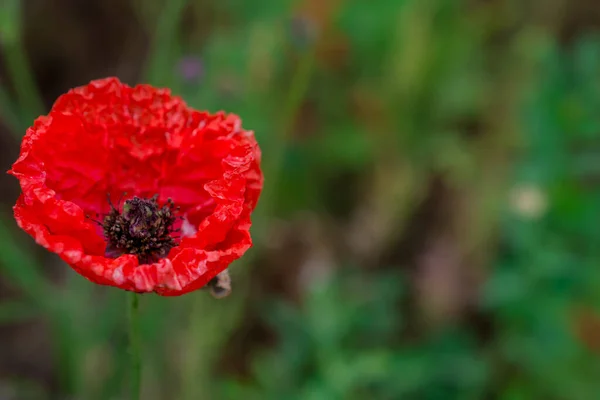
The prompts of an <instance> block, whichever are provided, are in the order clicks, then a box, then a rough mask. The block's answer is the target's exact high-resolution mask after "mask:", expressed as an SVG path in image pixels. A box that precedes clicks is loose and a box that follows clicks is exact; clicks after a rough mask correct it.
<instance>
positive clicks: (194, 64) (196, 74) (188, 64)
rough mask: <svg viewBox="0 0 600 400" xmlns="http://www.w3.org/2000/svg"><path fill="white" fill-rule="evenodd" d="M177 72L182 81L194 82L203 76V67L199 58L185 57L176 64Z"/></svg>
mask: <svg viewBox="0 0 600 400" xmlns="http://www.w3.org/2000/svg"><path fill="white" fill-rule="evenodd" d="M177 72H178V73H179V75H180V76H181V78H183V80H184V81H186V82H196V81H198V80H200V79H201V78H202V76H203V75H204V65H203V64H202V60H201V59H200V58H199V57H196V56H185V57H182V58H181V59H180V60H179V62H178V63H177Z"/></svg>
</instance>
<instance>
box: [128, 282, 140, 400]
mask: <svg viewBox="0 0 600 400" xmlns="http://www.w3.org/2000/svg"><path fill="white" fill-rule="evenodd" d="M127 300H128V303H129V360H130V380H131V383H130V390H131V395H130V398H131V400H139V399H140V382H141V369H142V368H141V359H140V335H139V311H138V309H139V298H138V295H137V293H134V292H131V293H128V297H127Z"/></svg>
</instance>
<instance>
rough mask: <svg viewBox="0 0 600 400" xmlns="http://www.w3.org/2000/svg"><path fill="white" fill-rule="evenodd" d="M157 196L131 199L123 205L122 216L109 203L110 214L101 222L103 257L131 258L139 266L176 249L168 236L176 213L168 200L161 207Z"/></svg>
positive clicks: (154, 260) (171, 237) (173, 230)
mask: <svg viewBox="0 0 600 400" xmlns="http://www.w3.org/2000/svg"><path fill="white" fill-rule="evenodd" d="M157 200H158V196H157V195H155V196H154V197H152V198H151V199H143V198H139V197H134V198H132V199H130V200H127V201H125V203H124V204H123V210H122V212H120V211H119V209H118V208H116V207H115V206H114V205H113V204H112V203H110V201H109V203H110V208H111V209H110V212H109V213H108V214H107V215H106V216H105V217H104V219H103V221H102V228H103V230H104V237H105V238H106V241H107V242H108V246H107V249H106V255H107V256H109V257H117V256H119V255H121V254H135V255H137V257H138V259H139V261H140V263H151V262H156V261H158V260H159V259H161V258H164V257H166V256H167V255H168V254H169V251H170V250H171V248H173V247H174V246H175V245H176V242H175V238H174V237H173V236H171V234H172V233H173V232H176V230H175V229H173V224H174V223H175V221H176V220H177V218H178V217H176V216H175V211H177V210H178V208H176V207H175V206H174V204H173V201H172V200H171V199H169V200H167V204H166V205H164V206H163V207H160V206H159V205H158V201H157Z"/></svg>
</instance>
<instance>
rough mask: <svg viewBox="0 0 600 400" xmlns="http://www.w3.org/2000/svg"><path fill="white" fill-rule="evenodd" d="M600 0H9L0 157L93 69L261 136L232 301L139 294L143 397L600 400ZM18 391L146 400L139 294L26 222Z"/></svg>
mask: <svg viewBox="0 0 600 400" xmlns="http://www.w3.org/2000/svg"><path fill="white" fill-rule="evenodd" d="M599 29H600V5H598V3H597V2H596V1H595V0H529V1H518V0H514V1H512V0H447V1H445V0H376V1H365V0H297V1H290V0H253V1H249V0H195V1H194V0H187V1H186V0H168V1H165V0H161V1H150V0H147V1H144V0H95V1H92V0H87V1H82V0H28V1H19V0H0V46H1V55H0V169H1V170H2V171H5V170H8V169H9V168H10V166H11V164H12V162H14V160H16V158H17V156H18V151H19V143H20V140H21V138H22V137H23V135H24V132H25V129H26V128H27V127H28V126H29V125H30V124H31V123H32V121H33V119H34V118H35V117H36V116H38V115H41V114H45V113H46V112H47V111H48V110H49V107H50V106H51V105H52V102H53V101H54V100H55V99H56V97H57V96H59V95H60V94H61V93H63V92H65V91H67V90H68V89H69V88H71V87H73V86H79V85H82V84H85V83H87V82H88V81H90V80H91V79H96V78H101V77H105V76H112V75H115V76H118V77H120V78H121V79H122V80H123V81H125V82H127V83H129V84H135V83H138V82H149V83H152V84H154V85H158V86H168V87H170V88H172V90H173V92H174V93H175V94H178V95H181V96H182V97H183V98H184V99H185V100H186V101H187V102H188V103H189V104H190V105H191V106H193V107H195V108H199V109H208V110H210V111H217V110H219V109H225V110H227V111H231V112H235V113H236V114H239V115H240V116H241V117H242V119H243V121H244V126H245V127H246V128H248V129H253V130H255V132H256V135H257V137H258V140H259V143H260V144H261V147H262V150H263V168H264V173H265V190H264V192H263V195H262V197H261V201H260V203H259V207H258V209H257V210H256V212H255V213H254V215H253V230H252V232H253V237H254V239H255V246H254V248H253V249H251V250H250V251H249V252H248V253H247V254H246V256H245V257H243V258H242V259H241V260H239V261H237V262H236V263H234V264H233V265H232V267H231V269H230V271H231V273H232V276H233V285H234V287H233V293H232V295H231V296H229V297H228V298H226V299H223V300H215V299H213V298H211V297H210V296H209V294H208V293H207V292H206V291H199V292H195V293H192V294H189V295H186V296H183V297H179V298H161V297H159V296H155V295H144V296H142V298H141V322H142V341H143V398H144V399H146V400H154V399H182V400H203V399H209V400H212V399H216V400H219V399H266V400H280V399H281V400H287V399H291V400H293V399H298V400H329V399H332V400H337V399H340V400H345V399H348V400H354V399H378V400H379V399H381V400H387V399H389V400H396V399H417V400H419V399H423V400H429V399H431V400H437V399H441V400H443V399H467V400H468V399H506V400H525V399H544V400H546V399H548V400H560V399H564V400H579V399H581V400H588V399H590V400H594V399H600V359H599V356H600V190H599V185H598V184H599V183H600V35H599ZM18 192H19V188H18V184H17V182H16V180H15V179H14V178H11V177H9V176H6V175H0V399H2V400H5V399H6V400H12V399H15V400H17V399H18V400H20V399H25V400H30V399H31V400H37V399H61V400H63V399H64V400H74V399H78V400H79V399H84V400H88V399H89V400H95V399H101V400H105V399H115V400H116V399H126V398H127V397H126V393H127V385H128V381H129V377H128V371H127V352H126V346H127V334H126V321H125V314H126V300H125V297H126V296H125V295H126V293H125V292H122V291H120V290H117V289H114V288H106V287H99V286H95V285H93V284H91V283H89V282H88V281H86V280H85V279H83V278H81V277H80V276H78V275H77V274H76V273H75V272H73V271H72V270H71V269H70V268H68V267H67V266H66V265H64V264H62V263H61V262H60V260H59V259H58V257H56V256H54V255H51V254H48V253H47V252H45V251H44V250H43V249H41V248H39V247H38V246H36V245H35V244H34V243H33V240H32V239H31V238H30V237H28V236H27V235H25V234H24V233H22V232H21V231H19V230H18V228H17V227H16V224H15V223H14V220H13V218H12V214H11V207H12V205H13V204H14V202H15V200H16V198H17V195H18Z"/></svg>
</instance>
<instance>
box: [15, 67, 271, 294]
mask: <svg viewBox="0 0 600 400" xmlns="http://www.w3.org/2000/svg"><path fill="white" fill-rule="evenodd" d="M9 173H10V174H12V175H14V176H15V177H17V178H18V179H19V181H20V184H21V189H22V194H21V196H20V197H19V199H18V201H17V203H16V205H15V207H14V214H15V218H16V220H17V223H18V225H19V226H20V227H21V228H22V229H23V230H25V231H26V232H27V233H28V234H30V235H31V236H32V237H33V238H35V240H36V242H37V243H38V244H40V245H42V246H44V247H45V248H47V249H48V250H50V251H52V252H54V253H56V254H58V255H59V256H60V257H61V258H62V259H63V260H64V261H66V262H67V263H68V264H69V265H70V266H71V267H72V268H73V269H74V270H75V271H77V272H78V273H79V274H81V275H83V276H84V277H86V278H88V279H89V280H91V281H93V282H95V283H98V284H102V285H110V286H116V287H119V288H122V289H125V290H130V291H135V292H156V293H158V294H160V295H164V296H176V295H181V294H184V293H187V292H190V291H192V290H196V289H199V288H201V287H203V286H204V285H206V284H207V283H208V282H209V281H211V279H213V278H215V277H216V276H217V275H218V274H219V273H220V272H222V271H224V270H225V269H226V268H227V266H228V265H229V264H230V263H231V262H232V261H233V260H235V259H237V258H239V257H240V256H241V255H242V254H244V252H245V251H246V250H247V249H248V248H250V246H251V245H252V241H251V238H250V233H249V229H250V213H251V212H252V210H253V209H254V207H255V206H256V203H257V201H258V197H259V195H260V192H261V189H262V184H263V176H262V172H261V170H260V149H259V147H258V145H257V143H256V140H255V138H254V134H253V132H251V131H246V130H244V129H242V127H241V121H240V119H239V118H238V117H237V116H235V115H232V114H225V113H223V112H219V113H217V114H209V113H207V112H202V111H196V110H193V109H190V108H189V107H187V105H186V104H185V103H184V102H183V101H182V100H181V99H180V98H178V97H175V96H172V95H171V94H170V91H169V90H168V89H156V88H153V87H152V86H149V85H138V86H136V87H133V88H132V87H129V86H127V85H125V84H123V83H121V82H119V80H118V79H116V78H107V79H102V80H97V81H93V82H91V83H89V84H88V85H86V86H82V87H79V88H75V89H72V90H70V91H69V92H68V93H66V94H64V95H62V96H61V97H59V98H58V100H57V101H56V103H55V104H54V106H53V107H52V110H51V111H50V113H49V114H48V115H47V116H43V117H40V118H38V119H37V120H36V121H35V123H34V125H33V126H32V127H31V128H29V129H28V130H27V134H26V135H25V138H24V139H23V143H22V145H21V155H20V157H19V159H18V160H17V161H16V162H15V163H14V165H13V167H12V169H11V170H10V171H9Z"/></svg>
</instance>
